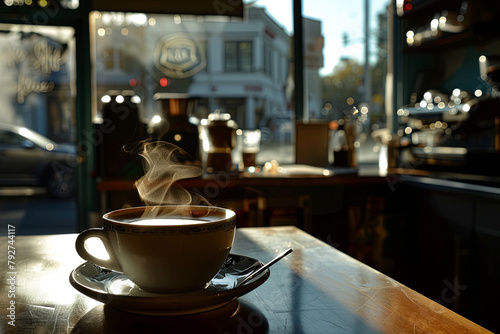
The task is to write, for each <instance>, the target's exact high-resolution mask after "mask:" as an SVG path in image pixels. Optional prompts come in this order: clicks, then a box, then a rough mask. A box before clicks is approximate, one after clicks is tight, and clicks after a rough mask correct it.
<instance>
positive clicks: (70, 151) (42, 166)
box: [0, 123, 79, 199]
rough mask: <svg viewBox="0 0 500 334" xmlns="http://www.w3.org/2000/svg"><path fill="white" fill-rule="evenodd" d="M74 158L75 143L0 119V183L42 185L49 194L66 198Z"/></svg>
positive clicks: (70, 189)
mask: <svg viewBox="0 0 500 334" xmlns="http://www.w3.org/2000/svg"><path fill="white" fill-rule="evenodd" d="M78 162H79V159H78V155H77V154H76V146H74V145H68V144H57V143H55V142H54V141H52V140H50V139H48V138H46V137H44V136H42V135H41V134H39V133H37V132H35V131H33V130H30V129H28V128H25V127H21V126H15V125H11V124H5V123H0V186H44V187H46V188H47V191H48V192H49V194H50V195H52V196H53V197H56V198H60V199H66V198H70V197H72V196H73V195H74V191H75V176H74V174H75V173H74V169H75V167H76V166H77V165H78Z"/></svg>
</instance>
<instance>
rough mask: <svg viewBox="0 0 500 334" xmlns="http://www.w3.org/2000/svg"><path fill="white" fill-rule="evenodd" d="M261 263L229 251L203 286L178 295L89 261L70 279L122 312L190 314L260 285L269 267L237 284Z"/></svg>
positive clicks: (74, 283)
mask: <svg viewBox="0 0 500 334" xmlns="http://www.w3.org/2000/svg"><path fill="white" fill-rule="evenodd" d="M262 265H263V264H262V262H260V261H258V260H256V259H253V258H250V257H246V256H243V255H237V254H229V256H228V258H227V260H226V262H225V263H224V265H223V266H222V268H221V269H220V270H219V273H218V274H217V275H215V277H214V278H213V279H212V280H211V281H210V283H209V284H208V285H207V287H206V288H205V289H203V290H197V291H192V292H187V293H179V294H160V293H151V292H146V291H144V290H141V289H140V288H139V287H137V286H136V285H135V284H134V283H132V282H131V281H130V280H129V279H128V278H127V277H126V276H125V275H124V274H123V273H120V272H115V271H112V270H108V269H105V268H102V267H100V266H98V265H95V264H92V263H90V262H85V263H84V264H82V265H80V266H78V267H77V268H76V269H74V270H73V271H72V272H71V275H70V277H69V280H70V283H71V285H72V286H73V287H74V288H75V289H76V290H78V291H80V292H81V293H83V294H84V295H86V296H88V297H90V298H93V299H95V300H97V301H100V302H102V303H104V304H107V305H110V306H113V307H115V308H117V309H120V310H122V311H127V312H132V313H140V314H154V315H180V314H193V313H199V312H205V311H209V310H213V309H216V308H219V307H221V306H223V305H226V304H227V303H229V302H230V301H232V300H234V299H236V298H237V297H240V296H243V295H244V294H246V293H248V292H250V291H252V290H253V289H255V288H257V287H258V286H260V285H261V284H262V283H264V282H265V281H266V280H267V279H268V278H269V275H270V271H269V269H267V270H265V271H264V272H263V273H261V274H260V275H258V276H256V277H254V278H252V279H251V280H250V281H248V282H245V283H244V284H242V285H238V284H239V282H241V281H243V280H244V279H245V277H246V276H248V274H250V273H251V272H252V271H254V270H255V269H257V268H259V267H261V266H262Z"/></svg>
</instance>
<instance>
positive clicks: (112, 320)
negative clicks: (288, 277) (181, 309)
mask: <svg viewBox="0 0 500 334" xmlns="http://www.w3.org/2000/svg"><path fill="white" fill-rule="evenodd" d="M268 331H269V323H268V320H267V318H266V317H265V315H264V314H263V313H262V312H261V311H259V310H258V309H257V308H255V307H254V306H253V305H251V304H248V303H245V302H242V301H239V300H233V301H231V302H230V303H228V304H226V305H224V306H222V307H220V308H218V309H215V310H212V311H208V312H203V313H197V314H188V315H179V316H156V315H155V316H153V315H142V314H135V313H128V312H124V311H121V310H119V309H116V308H114V307H112V306H108V305H99V306H96V307H95V308H93V309H92V310H90V311H89V312H88V313H87V314H85V315H84V316H83V317H82V318H81V319H80V320H79V321H78V322H77V323H76V325H75V327H73V329H72V331H71V333H72V334H86V333H89V334H99V333H123V334H126V333H148V334H150V333H214V334H215V333H224V334H225V333H228V334H229V333H255V334H259V333H262V334H264V333H268Z"/></svg>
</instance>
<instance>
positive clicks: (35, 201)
mask: <svg viewBox="0 0 500 334" xmlns="http://www.w3.org/2000/svg"><path fill="white" fill-rule="evenodd" d="M76 217H77V216H76V200H75V199H70V200H58V199H54V198H52V197H50V196H49V195H48V194H46V192H45V191H44V189H40V188H32V187H10V188H6V187H0V236H5V235H7V233H8V225H11V226H14V227H15V229H14V230H15V235H32V234H59V233H75V232H77V228H76V226H77V218H76Z"/></svg>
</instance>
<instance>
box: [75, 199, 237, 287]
mask: <svg viewBox="0 0 500 334" xmlns="http://www.w3.org/2000/svg"><path fill="white" fill-rule="evenodd" d="M235 230H236V216H235V213H234V212H233V211H231V210H228V209H224V208H219V207H214V206H199V205H162V206H151V207H132V208H125V209H120V210H116V211H112V212H109V213H106V214H105V215H104V216H103V227H102V228H92V229H88V230H85V231H83V232H81V233H80V234H79V235H78V237H77V239H76V250H77V252H78V254H79V255H80V256H81V257H82V258H83V259H85V260H87V261H89V262H91V263H94V264H96V265H99V266H102V267H104V268H107V269H111V270H114V271H118V272H123V273H124V274H125V276H127V278H128V279H130V280H131V281H132V282H134V283H135V284H136V285H137V286H138V287H139V288H141V289H143V290H145V291H150V292H156V293H181V292H187V291H193V290H198V289H203V288H204V287H205V286H206V285H207V284H208V283H209V282H210V280H211V279H212V278H213V277H214V276H215V275H216V274H217V273H218V271H219V269H220V268H221V266H222V265H223V263H224V261H225V260H226V258H227V256H228V255H229V252H230V250H231V248H232V245H233V241H234V234H235ZM90 238H98V239H100V240H101V241H102V243H103V245H104V248H105V250H106V253H107V256H98V254H95V253H96V252H95V251H94V252H92V250H87V248H86V244H85V241H86V240H88V239H90ZM92 253H94V254H92Z"/></svg>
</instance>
